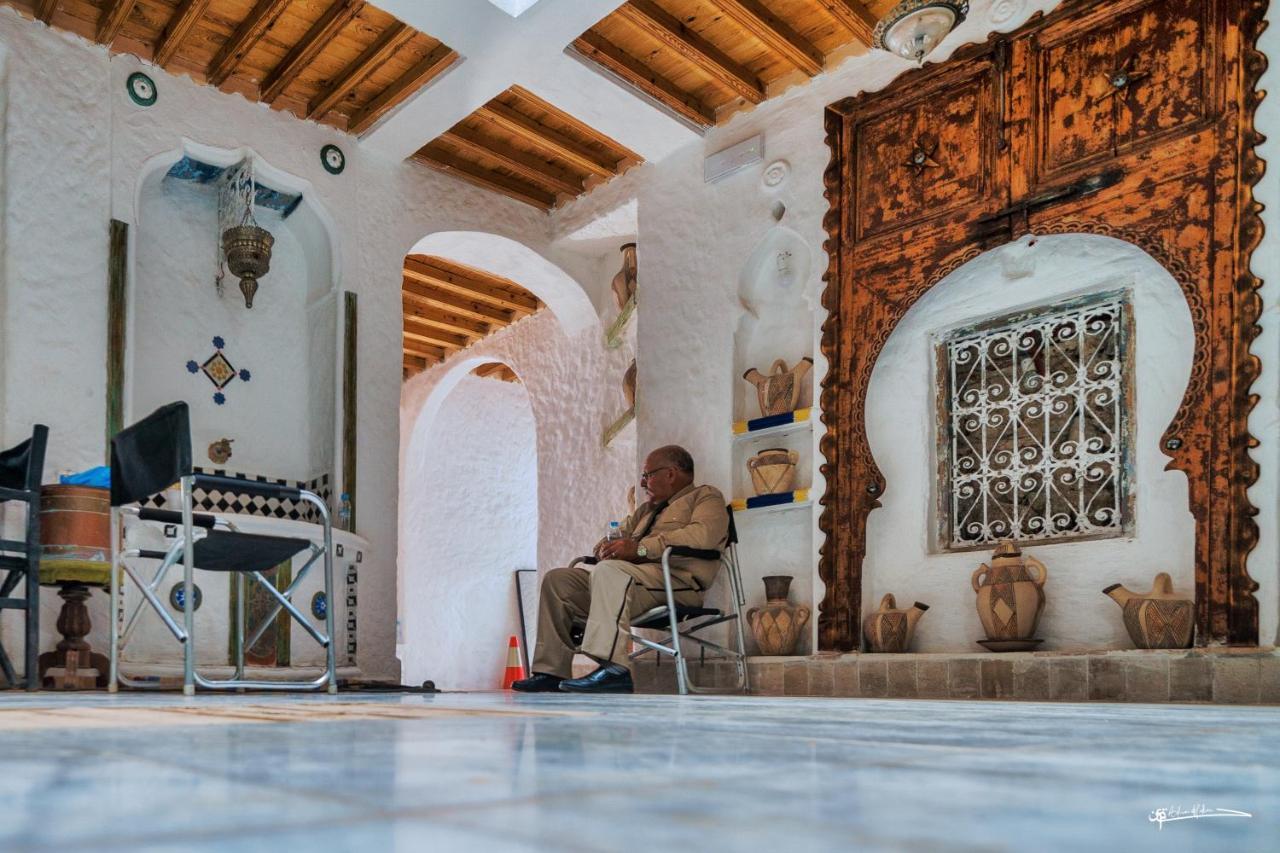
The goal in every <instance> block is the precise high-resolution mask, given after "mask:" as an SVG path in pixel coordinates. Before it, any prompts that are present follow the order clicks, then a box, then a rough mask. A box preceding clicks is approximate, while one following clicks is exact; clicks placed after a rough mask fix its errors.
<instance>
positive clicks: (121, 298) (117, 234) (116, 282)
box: [106, 219, 129, 464]
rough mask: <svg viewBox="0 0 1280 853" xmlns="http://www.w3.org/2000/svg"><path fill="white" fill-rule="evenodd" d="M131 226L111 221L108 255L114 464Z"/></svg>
mask: <svg viewBox="0 0 1280 853" xmlns="http://www.w3.org/2000/svg"><path fill="white" fill-rule="evenodd" d="M128 262H129V223H127V222H121V221H120V220H118V219H113V220H111V237H110V243H109V249H108V255H107V424H106V429H107V445H106V456H107V462H108V464H109V463H110V462H111V437H112V436H114V435H115V434H116V433H118V432H119V431H120V430H121V429H122V428H123V427H124V352H125V329H126V326H125V317H126V308H127V300H128V293H127V291H126V285H127V283H128V273H129V270H128V267H129V263H128Z"/></svg>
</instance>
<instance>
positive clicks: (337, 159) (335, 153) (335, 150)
mask: <svg viewBox="0 0 1280 853" xmlns="http://www.w3.org/2000/svg"><path fill="white" fill-rule="evenodd" d="M320 164H321V165H322V166H324V170H325V171H326V172H328V173H329V174H330V175H341V174H342V170H343V169H345V168H347V155H346V154H343V153H342V149H341V148H339V147H338V146H336V145H326V146H325V147H323V148H321V149H320Z"/></svg>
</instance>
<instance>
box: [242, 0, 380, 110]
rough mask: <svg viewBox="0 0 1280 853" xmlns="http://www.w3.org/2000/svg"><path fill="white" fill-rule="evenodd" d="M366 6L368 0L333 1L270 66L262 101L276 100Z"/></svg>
mask: <svg viewBox="0 0 1280 853" xmlns="http://www.w3.org/2000/svg"><path fill="white" fill-rule="evenodd" d="M364 7H365V0H334V2H333V3H332V4H331V5H330V6H329V8H328V9H326V10H325V13H324V14H323V15H321V16H320V18H319V20H317V21H316V22H315V23H314V24H312V25H311V29H309V30H307V34H306V35H305V36H303V37H302V41H300V42H298V43H297V44H295V45H294V46H293V49H292V50H290V51H289V52H288V53H287V54H286V55H285V57H284V59H282V60H280V63H279V64H278V65H277V66H276V67H275V68H273V69H271V73H269V74H268V75H267V76H266V78H265V79H264V80H263V81H262V91H261V93H260V95H259V100H261V101H262V102H263V103H264V104H270V103H274V102H275V100H276V99H277V98H279V97H280V95H281V94H282V93H283V92H284V90H285V89H287V88H289V84H290V83H292V82H293V81H294V80H296V79H297V78H298V75H299V74H301V73H302V72H303V71H304V70H305V69H306V67H307V66H308V65H310V64H311V63H312V62H313V61H314V60H315V58H316V57H317V56H319V55H320V53H321V52H322V51H323V50H324V49H325V48H326V47H328V45H329V43H330V42H331V41H333V39H334V38H335V37H336V36H337V35H338V33H340V32H341V31H342V29H343V28H344V27H346V25H347V24H349V23H351V22H352V21H353V20H354V19H355V17H356V16H357V15H359V14H360V13H361V12H363V11H364Z"/></svg>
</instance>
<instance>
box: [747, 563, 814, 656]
mask: <svg viewBox="0 0 1280 853" xmlns="http://www.w3.org/2000/svg"><path fill="white" fill-rule="evenodd" d="M791 580H792V578H791V575H769V576H768V577H766V578H764V597H765V603H764V606H763V607H752V608H751V609H750V610H748V611H747V624H748V625H750V626H751V636H752V637H754V638H755V641H756V646H757V647H758V648H759V649H760V654H762V655H789V654H793V653H795V650H796V644H797V643H799V642H800V632H801V631H803V630H804V626H805V625H806V624H808V622H809V608H807V607H805V606H804V605H803V604H799V605H796V604H791V603H790V602H789V601H787V593H788V591H789V590H790V589H791Z"/></svg>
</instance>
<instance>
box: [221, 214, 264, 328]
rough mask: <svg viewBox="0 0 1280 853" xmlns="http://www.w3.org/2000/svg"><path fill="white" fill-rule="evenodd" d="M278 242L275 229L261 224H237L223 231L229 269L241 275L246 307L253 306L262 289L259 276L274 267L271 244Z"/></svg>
mask: <svg viewBox="0 0 1280 853" xmlns="http://www.w3.org/2000/svg"><path fill="white" fill-rule="evenodd" d="M275 242H276V240H275V238H274V237H272V236H271V232H270V231H268V230H267V229H265V228H259V227H258V226H257V225H236V226H233V227H231V228H228V229H227V230H226V231H224V232H223V233H222V251H223V252H224V253H225V254H226V256H227V269H229V270H230V271H231V274H232V275H234V276H235V277H236V278H238V279H240V292H241V293H243V294H244V307H246V308H252V307H253V295H254V294H255V293H257V292H258V279H260V278H262V277H263V276H264V275H266V274H267V272H268V271H269V270H270V269H271V247H272V245H274V244H275Z"/></svg>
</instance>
